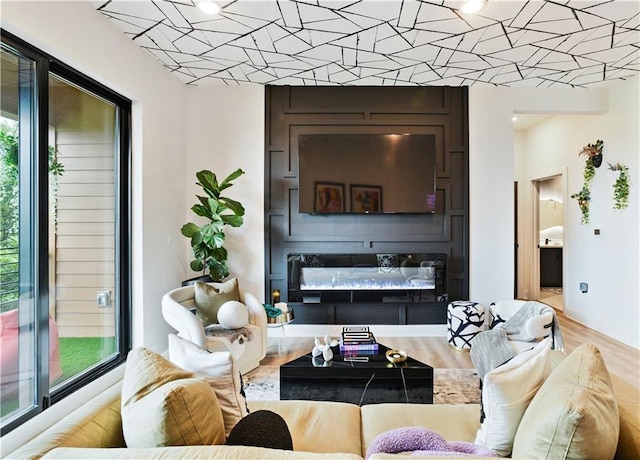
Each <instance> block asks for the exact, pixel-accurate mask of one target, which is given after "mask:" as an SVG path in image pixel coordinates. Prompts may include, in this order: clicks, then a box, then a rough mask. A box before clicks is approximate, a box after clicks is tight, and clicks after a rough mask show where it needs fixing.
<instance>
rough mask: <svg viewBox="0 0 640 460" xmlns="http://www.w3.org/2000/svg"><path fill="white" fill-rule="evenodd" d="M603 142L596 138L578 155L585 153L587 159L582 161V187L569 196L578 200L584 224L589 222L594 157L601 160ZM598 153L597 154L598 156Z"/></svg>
mask: <svg viewBox="0 0 640 460" xmlns="http://www.w3.org/2000/svg"><path fill="white" fill-rule="evenodd" d="M603 145H604V142H603V141H601V140H600V139H598V140H597V141H596V143H595V144H588V145H587V146H585V147H583V148H582V150H581V151H580V153H579V155H586V156H587V160H586V161H585V162H584V170H583V171H582V176H583V182H582V189H580V191H579V192H578V193H574V194H573V195H571V198H575V199H576V200H578V205H579V206H580V212H581V213H582V217H581V219H580V222H581V223H582V224H583V225H584V224H588V223H589V202H590V201H591V182H593V178H594V177H595V175H596V164H595V163H594V159H596V160H597V158H599V161H600V162H602V147H603ZM598 155H599V156H598Z"/></svg>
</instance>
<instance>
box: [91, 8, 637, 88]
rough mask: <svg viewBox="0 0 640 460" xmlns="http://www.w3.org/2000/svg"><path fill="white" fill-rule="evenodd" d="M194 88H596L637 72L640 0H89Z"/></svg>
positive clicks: (137, 42)
mask: <svg viewBox="0 0 640 460" xmlns="http://www.w3.org/2000/svg"><path fill="white" fill-rule="evenodd" d="M89 1H90V3H91V4H92V5H93V6H94V7H95V8H96V9H97V10H98V11H99V12H100V13H101V14H103V15H104V16H106V17H107V18H109V20H111V21H112V22H113V24H115V25H116V26H117V27H118V28H120V29H121V30H122V31H123V32H124V33H125V34H126V35H127V36H128V37H130V38H131V40H133V41H134V42H135V43H136V44H137V45H139V46H140V47H142V48H143V49H145V50H146V51H148V52H149V53H151V54H152V55H153V56H155V58H156V59H157V60H158V61H160V62H161V63H162V65H163V66H164V67H166V68H167V69H168V70H169V71H170V72H172V73H173V74H174V75H175V76H176V77H178V78H179V79H180V80H182V81H183V82H184V83H186V84H189V85H211V84H227V85H242V84H247V83H258V84H272V85H323V86H324V85H346V86H349V85H370V86H387V85H391V86H394V85H403V86H404V85H420V86H434V85H447V86H473V85H492V86H509V87H516V86H528V87H545V88H547V87H557V88H560V87H594V86H598V85H606V84H607V83H610V82H613V81H617V80H620V79H627V78H631V77H635V76H637V75H638V74H639V72H640V1H638V0H593V1H586V0H555V1H543V0H530V1H505V0H490V1H489V2H488V3H487V4H486V5H485V7H484V9H482V10H481V11H480V13H478V14H475V15H469V14H463V13H462V12H460V11H459V10H458V8H459V7H460V6H461V2H459V1H456V2H452V1H447V0H444V1H443V0H438V1H429V0H391V1H381V0H378V1H375V0H374V1H372V0H344V1H343V0H329V1H327V0H306V1H305V0H284V1H283V0H257V1H255V0H254V1H252V0H235V1H226V2H220V3H219V4H220V5H221V6H222V10H221V12H220V13H219V14H217V15H215V16H208V15H206V14H204V13H202V12H201V11H200V10H199V9H198V8H197V7H196V6H195V1H194V0H171V1H166V0H89Z"/></svg>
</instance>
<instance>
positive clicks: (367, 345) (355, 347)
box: [340, 326, 378, 355]
mask: <svg viewBox="0 0 640 460" xmlns="http://www.w3.org/2000/svg"><path fill="white" fill-rule="evenodd" d="M340 353H341V354H343V355H375V354H377V353H378V342H376V338H375V337H374V336H373V333H372V332H371V331H370V330H369V326H345V327H343V328H342V335H341V336H340Z"/></svg>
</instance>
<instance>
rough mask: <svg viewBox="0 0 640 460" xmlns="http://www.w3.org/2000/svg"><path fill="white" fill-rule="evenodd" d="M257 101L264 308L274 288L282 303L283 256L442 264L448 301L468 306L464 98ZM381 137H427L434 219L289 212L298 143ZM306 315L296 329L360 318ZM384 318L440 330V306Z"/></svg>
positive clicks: (285, 97) (409, 90) (389, 93)
mask: <svg viewBox="0 0 640 460" xmlns="http://www.w3.org/2000/svg"><path fill="white" fill-rule="evenodd" d="M265 97H266V101H265V108H266V114H265V115H266V116H265V129H266V132H265V195H266V196H265V227H266V228H265V239H266V241H265V267H266V278H267V279H266V281H267V282H266V289H267V292H266V293H265V298H267V299H269V298H270V297H271V294H270V293H271V290H272V289H274V288H278V289H280V291H281V293H282V294H283V300H285V301H286V300H287V298H286V291H287V289H286V288H287V255H288V254H294V253H298V254H299V253H351V254H353V253H374V254H375V253H387V252H396V253H445V254H447V255H448V259H449V260H448V268H447V284H448V294H449V300H455V299H466V298H468V295H469V268H468V267H469V261H468V257H469V253H468V246H469V245H468V240H469V235H468V229H469V204H468V201H469V200H468V190H469V179H468V124H467V118H468V110H467V101H468V91H467V88H459V87H455V88H450V87H419V88H414V87H337V86H336V87H289V86H267V87H266V91H265ZM389 127H393V128H395V129H399V128H401V129H402V130H403V132H410V133H417V134H432V135H434V137H435V143H436V212H435V214H433V215H428V214H423V215H407V214H383V215H381V214H368V215H355V214H344V215H312V214H301V213H299V212H298V199H299V196H298V135H300V134H309V133H371V134H375V133H385V132H388V130H389ZM405 130H406V131H405ZM305 307H306V305H305ZM308 307H309V308H307V309H306V310H308V311H306V310H305V311H304V312H302V311H300V315H299V314H298V312H296V318H297V319H296V320H297V321H298V318H299V321H300V322H325V321H326V322H333V321H349V322H352V320H354V315H355V316H357V315H358V311H362V309H361V308H356V309H353V310H352V311H349V312H346V311H342V310H340V308H339V307H338V306H331V305H322V306H321V305H315V306H313V307H312V306H311V305H309V306H308ZM389 307H390V306H389ZM332 308H333V310H332ZM386 308H387V309H385V307H382V306H380V307H378V306H375V308H373V310H376V309H379V310H380V312H381V313H380V316H381V318H380V320H381V321H382V322H392V323H393V322H394V321H398V322H399V324H402V323H403V321H407V322H410V323H416V322H417V323H421V322H432V321H434V319H435V320H437V321H436V322H442V321H443V320H444V317H443V310H442V308H441V306H440V307H438V306H434V307H433V308H430V307H429V306H428V305H427V306H421V305H412V306H411V307H410V309H409V310H407V308H406V307H405V306H401V305H397V306H394V307H393V308H388V307H386ZM387 310H388V311H387ZM332 311H333V312H334V313H333V314H330V312H332ZM383 311H384V312H385V313H382V312H383ZM391 311H393V312H394V313H391ZM363 321H365V319H364V318H363ZM356 322H357V321H356Z"/></svg>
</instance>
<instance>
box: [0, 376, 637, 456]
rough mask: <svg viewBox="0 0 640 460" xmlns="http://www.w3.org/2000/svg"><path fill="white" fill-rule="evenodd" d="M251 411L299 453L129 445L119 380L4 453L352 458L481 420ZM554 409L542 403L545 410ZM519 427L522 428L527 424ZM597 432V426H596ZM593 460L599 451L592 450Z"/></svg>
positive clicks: (405, 411)
mask: <svg viewBox="0 0 640 460" xmlns="http://www.w3.org/2000/svg"><path fill="white" fill-rule="evenodd" d="M552 375H553V374H552ZM612 380H613V389H614V391H615V392H616V396H617V405H618V410H619V416H620V428H619V438H618V444H617V452H616V458H618V459H637V458H640V424H639V419H640V414H639V409H640V406H639V405H638V399H637V395H638V390H637V388H635V387H632V386H630V385H629V384H628V383H626V382H623V381H621V380H619V379H616V378H613V379H612ZM587 384H588V383H587ZM634 395H635V396H636V397H634ZM595 399H597V396H596V397H595ZM582 403H585V401H582V402H581V404H582ZM586 403H589V401H586ZM614 404H615V400H614ZM532 405H533V403H532ZM556 405H557V404H556ZM530 407H531V406H530ZM249 409H250V410H251V411H256V410H260V409H267V410H271V411H273V412H276V413H278V414H280V415H281V416H282V417H283V418H284V419H285V420H286V422H287V425H288V426H289V429H290V431H291V435H292V439H293V447H294V451H282V450H274V449H266V448H257V447H246V446H225V445H223V446H186V447H162V448H146V449H132V448H127V447H126V445H125V441H124V435H123V431H122V418H121V413H120V386H119V385H117V386H114V387H112V388H110V389H109V390H108V391H106V392H104V393H102V394H101V395H100V396H99V397H97V398H95V399H93V400H92V401H91V402H90V403H88V404H85V405H83V406H81V407H80V408H79V409H77V410H76V411H74V412H73V413H71V414H70V415H68V416H66V417H65V418H63V419H62V420H61V421H60V422H58V423H57V424H55V425H54V426H52V427H51V428H50V429H48V430H46V431H45V432H43V433H41V434H40V435H38V436H36V437H35V438H34V439H32V440H31V441H29V442H27V443H26V444H25V445H24V446H22V447H21V448H19V449H17V450H15V451H14V452H12V453H5V454H7V458H11V459H37V458H42V457H44V458H58V459H62V458H63V459H70V458H82V459H100V458H105V459H106V458H109V459H116V458H129V459H144V458H163V459H168V458H172V459H173V458H182V459H187V458H199V459H206V458H212V459H253V458H271V459H312V458H327V459H330V458H335V459H346V460H348V459H362V458H363V457H364V456H365V455H366V453H367V449H368V448H369V446H370V445H371V443H372V441H373V439H374V438H375V437H376V436H377V435H379V434H380V433H383V432H385V431H388V430H392V429H395V428H400V427H410V426H422V427H425V428H429V429H432V430H434V431H436V432H438V433H440V434H441V435H442V436H443V437H444V438H445V439H447V440H449V441H452V440H456V441H467V442H473V441H474V440H475V436H476V432H477V431H478V428H479V426H480V422H479V413H480V405H479V404H467V405H429V404H424V405H423V404H373V405H365V406H362V407H359V406H357V405H353V404H347V403H338V402H315V401H249ZM553 409H554V408H544V410H545V411H547V410H548V411H552V410H553ZM574 409H575V408H570V410H569V412H572V411H574ZM575 410H577V409H575ZM590 410H592V409H590ZM596 421H597V419H596ZM140 423H144V420H140ZM523 423H524V419H523ZM579 423H582V424H587V423H588V422H587V421H584V422H583V421H580V422H579ZM520 428H522V424H521V426H520ZM559 428H560V429H558V427H556V428H555V431H556V432H557V433H556V434H554V435H553V436H560V434H561V432H562V428H563V427H559ZM592 428H593V427H592ZM600 428H602V429H604V428H606V427H600ZM596 431H598V427H597V426H596ZM558 433H560V434H558ZM525 434H526V436H519V435H520V433H518V434H517V435H516V440H515V444H514V453H516V452H520V455H514V458H515V457H518V458H532V456H530V455H528V452H527V451H526V449H527V448H528V447H526V446H525V445H526V444H527V443H530V442H531V438H532V433H525ZM563 436H564V435H563ZM614 442H615V440H614ZM523 449H524V450H523ZM387 457H389V458H390V457H391V455H390V454H376V455H373V456H371V457H370V458H371V459H372V460H376V459H377V460H379V459H384V458H387ZM535 457H537V458H549V459H555V458H558V457H557V456H556V455H554V454H553V453H549V454H548V455H547V456H546V457H541V456H540V455H538V454H536V455H535ZM431 458H433V457H431ZM447 458H452V457H447ZM461 458H462V457H461ZM465 458H468V457H465ZM580 458H588V456H585V457H582V455H581V456H580ZM591 458H595V457H593V455H591Z"/></svg>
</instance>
